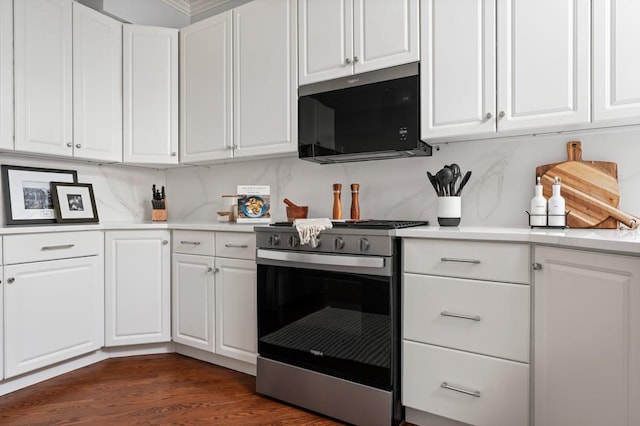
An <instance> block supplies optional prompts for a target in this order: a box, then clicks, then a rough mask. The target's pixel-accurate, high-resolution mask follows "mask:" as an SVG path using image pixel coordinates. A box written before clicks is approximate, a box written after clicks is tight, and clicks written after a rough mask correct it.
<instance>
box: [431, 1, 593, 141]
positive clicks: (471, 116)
mask: <svg viewBox="0 0 640 426" xmlns="http://www.w3.org/2000/svg"><path fill="white" fill-rule="evenodd" d="M421 5H422V10H421V15H422V41H421V46H422V55H421V57H422V61H421V63H422V65H421V91H422V105H421V106H422V110H421V111H422V112H421V114H422V139H424V140H427V141H428V140H430V139H437V138H446V137H460V136H469V135H474V136H482V135H485V136H486V135H492V134H494V133H495V132H509V134H517V133H522V131H523V130H525V131H531V130H537V129H547V130H550V129H557V128H564V129H568V128H576V127H580V126H585V125H588V123H589V121H590V72H591V71H590V70H591V68H590V53H589V49H590V37H591V33H590V19H591V18H590V2H589V0H541V1H535V2H532V1H516V0H458V1H455V2H451V1H447V0H425V1H424V2H423V3H421ZM542 24H544V31H541V30H540V28H541V25H542Z"/></svg>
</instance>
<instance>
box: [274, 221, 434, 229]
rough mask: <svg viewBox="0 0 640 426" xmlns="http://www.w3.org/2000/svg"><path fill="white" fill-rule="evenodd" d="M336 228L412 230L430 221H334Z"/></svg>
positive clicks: (283, 224)
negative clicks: (411, 228)
mask: <svg viewBox="0 0 640 426" xmlns="http://www.w3.org/2000/svg"><path fill="white" fill-rule="evenodd" d="M331 223H332V224H333V227H334V228H348V229H400V228H410V227H413V226H426V225H428V224H429V221H426V220H375V219H369V220H358V221H353V220H346V221H332V222H331ZM271 226H284V227H286V226H293V224H292V223H291V222H276V223H272V224H271Z"/></svg>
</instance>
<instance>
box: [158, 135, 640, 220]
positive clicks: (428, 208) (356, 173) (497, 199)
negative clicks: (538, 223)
mask: <svg viewBox="0 0 640 426" xmlns="http://www.w3.org/2000/svg"><path fill="white" fill-rule="evenodd" d="M571 140H580V141H581V142H582V148H583V158H584V159H585V160H599V161H614V162H617V163H618V174H619V185H620V193H621V198H620V209H621V210H623V211H626V212H628V213H632V214H635V215H640V193H639V190H638V188H639V187H640V165H639V164H638V158H640V128H637V127H630V128H619V129H608V130H591V131H584V132H573V133H564V134H551V135H541V136H530V137H519V138H508V139H506V138H505V139H492V140H484V141H472V142H458V143H451V144H445V145H435V146H434V154H433V156H432V157H426V158H424V157H423V158H405V159H395V160H382V161H371V162H358V163H344V164H336V165H318V164H315V163H310V162H307V161H303V160H299V159H297V158H295V157H289V158H280V159H269V160H260V161H245V162H233V163H227V164H216V165H209V166H191V167H186V168H178V169H171V170H168V171H167V172H166V173H167V175H166V179H167V189H168V192H169V193H170V194H173V195H172V197H171V210H170V219H171V220H172V221H180V222H204V223H210V222H215V221H216V211H218V210H220V209H221V204H222V198H221V195H223V194H233V193H235V190H236V185H238V184H264V185H270V186H271V201H272V208H271V212H272V217H273V220H285V218H286V214H285V205H284V203H283V202H282V200H283V199H284V198H285V197H286V198H289V199H290V200H292V201H293V202H295V203H297V204H300V205H308V206H310V209H309V217H330V216H331V214H332V203H333V193H332V184H333V183H342V185H343V192H342V204H343V212H344V213H343V215H344V217H348V215H349V206H350V203H351V194H350V192H349V184H351V183H359V184H360V210H361V217H362V218H375V219H420V220H429V222H431V223H433V224H437V212H436V195H435V192H434V190H433V188H432V187H431V185H430V183H429V182H428V180H427V177H426V171H431V172H432V173H435V172H436V171H437V170H439V169H440V168H441V167H442V166H443V165H445V164H450V163H453V162H455V163H458V164H459V165H460V167H461V168H462V171H463V172H464V171H467V170H472V171H473V175H472V177H471V179H470V181H469V183H468V184H467V186H466V187H465V189H464V191H463V193H462V222H461V226H507V227H527V226H528V222H527V215H526V213H525V210H528V209H529V202H530V200H531V197H532V196H533V185H534V184H535V168H536V167H537V166H539V165H542V164H548V163H553V162H557V161H564V160H566V157H567V154H566V143H567V142H568V141H571Z"/></svg>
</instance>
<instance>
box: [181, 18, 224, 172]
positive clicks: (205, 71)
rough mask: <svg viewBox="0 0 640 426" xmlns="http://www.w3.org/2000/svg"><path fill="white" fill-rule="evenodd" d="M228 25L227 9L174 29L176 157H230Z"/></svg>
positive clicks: (183, 159)
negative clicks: (177, 51) (177, 117)
mask: <svg viewBox="0 0 640 426" xmlns="http://www.w3.org/2000/svg"><path fill="white" fill-rule="evenodd" d="M231 24H232V12H231V11H228V12H225V13H221V14H220V15H216V16H213V17H211V18H209V19H206V20H204V21H200V22H198V23H195V24H193V25H189V26H188V27H185V28H182V29H181V30H180V161H181V162H183V163H192V162H199V161H208V160H216V159H222V158H231V157H232V156H233V148H232V145H233V139H232V126H233V122H232V118H233V116H232V105H233V102H232V100H231V93H232V80H231V61H232V56H231V49H232V43H231V35H232V34H231Z"/></svg>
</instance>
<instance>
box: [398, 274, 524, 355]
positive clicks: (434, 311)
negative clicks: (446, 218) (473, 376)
mask: <svg viewBox="0 0 640 426" xmlns="http://www.w3.org/2000/svg"><path fill="white" fill-rule="evenodd" d="M402 297H403V305H402V306H403V334H404V335H403V338H405V339H409V340H414V341H417V342H422V343H431V344H434V345H439V346H447V347H450V348H455V349H462V350H466V351H471V352H477V353H481V354H485V355H491V356H498V357H501V358H507V359H512V360H516V361H522V362H528V361H529V330H530V327H529V324H530V321H529V318H530V314H529V312H530V308H529V298H530V296H529V286H525V285H519V284H503V283H493V282H487V281H473V280H463V279H458V278H446V277H435V276H431V275H415V274H404V277H403V293H402Z"/></svg>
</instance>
